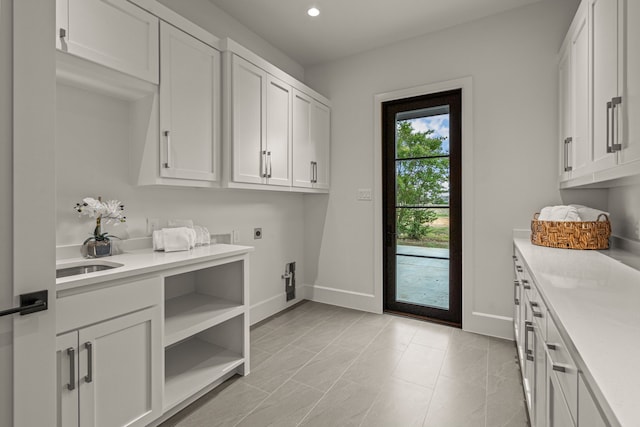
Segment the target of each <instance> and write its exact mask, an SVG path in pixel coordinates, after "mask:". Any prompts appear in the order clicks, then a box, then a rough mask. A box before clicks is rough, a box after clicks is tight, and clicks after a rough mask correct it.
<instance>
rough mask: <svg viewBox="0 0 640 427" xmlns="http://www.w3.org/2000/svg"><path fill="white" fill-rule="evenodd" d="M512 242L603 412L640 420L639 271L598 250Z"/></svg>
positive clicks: (629, 422) (628, 421) (627, 422)
mask: <svg viewBox="0 0 640 427" xmlns="http://www.w3.org/2000/svg"><path fill="white" fill-rule="evenodd" d="M514 242H515V245H516V247H517V248H518V250H519V251H520V253H521V254H522V257H523V258H524V260H523V261H524V262H525V264H526V266H527V267H528V269H529V271H530V273H531V275H532V276H533V277H532V278H533V280H534V281H535V283H536V284H537V285H538V288H539V290H540V291H541V293H542V296H543V299H544V300H545V302H546V303H547V305H548V308H549V310H550V311H551V315H552V317H553V318H554V319H555V320H556V321H557V323H560V324H559V325H558V327H559V328H561V329H562V330H564V332H565V333H566V335H567V337H568V338H569V340H570V341H571V343H572V344H573V346H574V347H575V350H576V351H577V352H578V355H579V360H577V361H576V363H578V365H579V366H578V367H579V368H580V369H581V370H582V371H583V373H584V375H585V377H586V379H587V381H588V382H589V383H590V385H591V386H592V388H593V389H594V390H593V391H594V393H595V394H596V397H597V398H598V399H599V400H602V399H604V400H605V402H606V403H607V404H608V406H609V408H605V412H609V410H610V411H611V412H612V414H608V415H609V416H611V415H614V416H615V418H616V419H617V421H618V422H619V423H620V425H622V426H638V425H640V404H639V403H640V367H639V366H638V365H639V364H640V271H638V270H635V269H633V268H631V267H629V266H627V265H625V264H622V263H621V262H619V261H616V260H615V259H613V258H610V257H608V256H606V255H604V254H603V253H599V252H596V251H580V250H568V249H553V248H545V247H540V246H535V245H532V244H531V242H530V241H529V240H528V239H518V238H516V239H514ZM565 338H566V337H565ZM611 421H614V420H611Z"/></svg>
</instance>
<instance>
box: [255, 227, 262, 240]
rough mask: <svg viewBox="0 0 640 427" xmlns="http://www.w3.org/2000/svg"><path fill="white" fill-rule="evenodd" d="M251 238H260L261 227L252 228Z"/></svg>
mask: <svg viewBox="0 0 640 427" xmlns="http://www.w3.org/2000/svg"><path fill="white" fill-rule="evenodd" d="M253 239H254V240H256V239H262V228H254V229H253Z"/></svg>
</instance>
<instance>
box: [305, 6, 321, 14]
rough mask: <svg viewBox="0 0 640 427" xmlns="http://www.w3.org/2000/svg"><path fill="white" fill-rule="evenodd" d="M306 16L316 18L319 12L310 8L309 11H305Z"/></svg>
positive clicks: (315, 8)
mask: <svg viewBox="0 0 640 427" xmlns="http://www.w3.org/2000/svg"><path fill="white" fill-rule="evenodd" d="M307 14H308V15H309V16H318V15H320V11H319V10H318V8H317V7H312V8H310V9H309V10H307Z"/></svg>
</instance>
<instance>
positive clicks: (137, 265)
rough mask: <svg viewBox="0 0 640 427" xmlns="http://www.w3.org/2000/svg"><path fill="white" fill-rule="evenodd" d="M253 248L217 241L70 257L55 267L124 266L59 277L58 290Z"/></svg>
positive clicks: (57, 263) (178, 265) (197, 261)
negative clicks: (177, 248) (164, 249)
mask: <svg viewBox="0 0 640 427" xmlns="http://www.w3.org/2000/svg"><path fill="white" fill-rule="evenodd" d="M251 251H253V247H251V246H238V245H227V244H214V245H210V246H200V247H197V248H194V249H191V250H189V251H179V252H156V251H153V250H152V249H151V248H148V249H137V250H132V251H126V252H124V253H122V254H119V255H113V256H109V257H103V258H95V259H86V258H80V257H78V258H69V259H61V260H58V261H57V262H56V268H63V267H65V266H73V265H78V264H79V263H88V262H91V261H95V262H96V264H100V263H101V262H106V263H119V264H123V265H122V266H121V267H117V268H112V269H110V270H102V271H96V272H94V273H87V274H78V275H75V276H69V277H61V278H59V279H56V290H57V291H63V290H67V289H72V288H76V287H79V286H86V285H91V284H95V283H99V282H104V281H107V280H117V279H123V278H127V277H131V276H136V275H140V274H147V273H153V272H156V271H161V270H166V269H169V268H176V267H183V266H188V265H192V264H198V263H202V262H207V261H213V260H217V259H220V258H227V257H230V256H235V255H243V254H246V253H248V252H251Z"/></svg>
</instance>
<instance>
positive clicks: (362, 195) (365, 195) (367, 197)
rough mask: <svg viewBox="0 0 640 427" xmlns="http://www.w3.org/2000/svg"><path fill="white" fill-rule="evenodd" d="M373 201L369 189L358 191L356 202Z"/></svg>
mask: <svg viewBox="0 0 640 427" xmlns="http://www.w3.org/2000/svg"><path fill="white" fill-rule="evenodd" d="M372 199H373V196H372V191H371V189H370V188H360V189H358V200H362V201H367V202H368V201H371V200H372Z"/></svg>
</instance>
